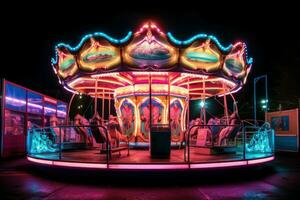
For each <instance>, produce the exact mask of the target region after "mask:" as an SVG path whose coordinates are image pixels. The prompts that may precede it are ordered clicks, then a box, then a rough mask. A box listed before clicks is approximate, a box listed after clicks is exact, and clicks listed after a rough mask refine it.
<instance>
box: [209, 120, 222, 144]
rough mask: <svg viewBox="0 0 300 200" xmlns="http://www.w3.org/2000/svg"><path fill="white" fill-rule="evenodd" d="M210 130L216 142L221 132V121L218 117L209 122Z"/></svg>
mask: <svg viewBox="0 0 300 200" xmlns="http://www.w3.org/2000/svg"><path fill="white" fill-rule="evenodd" d="M207 125H208V128H209V129H210V131H211V134H212V139H213V140H215V139H216V138H217V137H218V134H219V133H220V130H221V128H222V127H221V126H220V125H221V120H220V119H219V118H217V117H212V118H210V119H209V120H208V122H207Z"/></svg>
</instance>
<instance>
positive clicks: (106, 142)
mask: <svg viewBox="0 0 300 200" xmlns="http://www.w3.org/2000/svg"><path fill="white" fill-rule="evenodd" d="M91 131H92V134H93V137H94V138H95V140H96V142H97V143H99V144H101V145H102V148H101V149H100V153H105V154H106V153H107V152H108V156H109V159H111V158H112V153H115V152H119V155H121V151H123V150H127V156H129V143H126V144H124V145H123V144H122V145H119V146H116V147H114V146H113V145H112V139H111V137H110V135H109V133H108V132H107V133H106V130H105V129H104V128H103V127H99V126H97V125H96V124H94V123H93V122H92V123H91ZM107 147H108V148H107Z"/></svg>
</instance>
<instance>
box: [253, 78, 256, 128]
mask: <svg viewBox="0 0 300 200" xmlns="http://www.w3.org/2000/svg"><path fill="white" fill-rule="evenodd" d="M253 88H254V91H253V92H254V94H253V111H254V124H255V126H256V78H254V82H253Z"/></svg>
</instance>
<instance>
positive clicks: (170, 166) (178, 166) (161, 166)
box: [108, 164, 189, 170]
mask: <svg viewBox="0 0 300 200" xmlns="http://www.w3.org/2000/svg"><path fill="white" fill-rule="evenodd" d="M108 168H109V169H141V170H143V169H158V170H160V169H188V168H189V165H188V164H132V165H130V164H110V165H109V166H108Z"/></svg>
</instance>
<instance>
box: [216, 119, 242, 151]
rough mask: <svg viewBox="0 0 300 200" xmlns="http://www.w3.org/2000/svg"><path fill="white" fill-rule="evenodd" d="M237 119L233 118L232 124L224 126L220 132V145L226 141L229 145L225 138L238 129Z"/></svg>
mask: <svg viewBox="0 0 300 200" xmlns="http://www.w3.org/2000/svg"><path fill="white" fill-rule="evenodd" d="M237 122H238V121H237V119H235V118H232V119H231V120H230V124H229V126H227V127H226V128H223V129H222V130H221V132H220V134H219V138H218V145H220V146H221V145H223V142H225V143H224V144H225V145H227V141H226V140H225V139H226V138H227V137H228V136H229V135H230V134H231V133H232V132H233V131H234V130H236V129H237V128H239V126H237Z"/></svg>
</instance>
